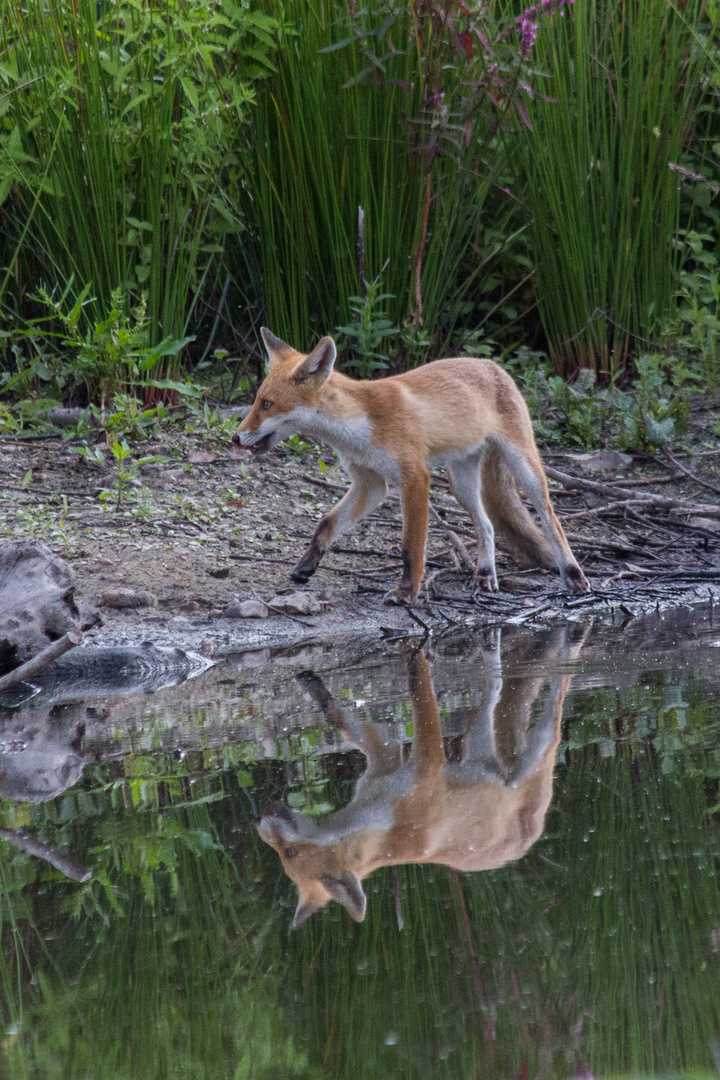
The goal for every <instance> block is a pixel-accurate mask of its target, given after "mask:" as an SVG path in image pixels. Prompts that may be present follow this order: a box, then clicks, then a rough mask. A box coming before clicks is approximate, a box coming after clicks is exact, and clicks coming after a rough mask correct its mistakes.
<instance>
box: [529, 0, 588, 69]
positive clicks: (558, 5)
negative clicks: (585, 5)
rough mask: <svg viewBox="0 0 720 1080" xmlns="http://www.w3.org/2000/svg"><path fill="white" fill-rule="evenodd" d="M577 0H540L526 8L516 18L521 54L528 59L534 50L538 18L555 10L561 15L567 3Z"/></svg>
mask: <svg viewBox="0 0 720 1080" xmlns="http://www.w3.org/2000/svg"><path fill="white" fill-rule="evenodd" d="M574 3H575V0H538V2H537V3H536V4H532V5H531V6H530V7H528V8H525V10H524V11H523V13H522V15H518V17H517V18H516V19H515V29H516V30H517V32H518V34H519V35H520V55H521V57H522V58H523V60H527V58H528V56H529V55H530V53H531V52H532V47H533V45H534V43H535V38H536V37H537V29H538V24H537V19H538V18H539V17H541V16H543V15H550V14H551V12H553V11H559V12H560V14H561V15H564V14H565V12H564V11H563V10H562V9H563V7H564V6H565V4H574Z"/></svg>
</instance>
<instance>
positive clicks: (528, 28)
mask: <svg viewBox="0 0 720 1080" xmlns="http://www.w3.org/2000/svg"><path fill="white" fill-rule="evenodd" d="M543 2H544V0H543ZM519 30H520V55H521V56H522V58H523V60H527V58H528V56H529V55H530V53H531V52H532V47H533V45H534V44H535V38H536V37H537V23H534V22H531V21H530V19H527V18H524V19H523V20H522V22H521V23H520V26H519Z"/></svg>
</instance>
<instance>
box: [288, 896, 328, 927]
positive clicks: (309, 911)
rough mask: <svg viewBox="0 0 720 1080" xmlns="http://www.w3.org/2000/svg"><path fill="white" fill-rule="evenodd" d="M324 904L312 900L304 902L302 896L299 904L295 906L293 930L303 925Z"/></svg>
mask: <svg viewBox="0 0 720 1080" xmlns="http://www.w3.org/2000/svg"><path fill="white" fill-rule="evenodd" d="M322 906H323V905H322V904H315V903H313V902H312V901H311V900H308V901H306V902H305V903H303V898H302V896H301V897H300V899H299V900H298V906H297V907H296V908H295V916H294V918H293V921H292V924H293V930H297V928H298V926H302V924H303V923H304V922H305V920H306V919H309V918H310V916H311V915H314V914H315V912H316V911H319V910H320V908H321V907H322Z"/></svg>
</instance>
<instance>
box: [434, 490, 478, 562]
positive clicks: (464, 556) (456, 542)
mask: <svg viewBox="0 0 720 1080" xmlns="http://www.w3.org/2000/svg"><path fill="white" fill-rule="evenodd" d="M430 513H431V514H432V517H433V519H434V520H435V521H436V522H437V524H438V525H439V526H440V527H441V529H443V530H444V532H445V535H446V536H447V538H448V540H449V541H450V543H451V544H452V545H453V547H454V548H455V550H456V551H457V553H458V555H459V556H460V560H461V562H462V563H463V565H464V566H465V568H466V569H467V570H469V571H470V573H471V574H474V573H475V564H474V563H473V561H472V559H471V558H470V555H469V554H468V550H467V548H466V547H465V545H464V544H463V542H462V540H461V539H460V537H459V536H458V535H457V533H455V532H453V530H452V529H451V528H450V526H449V525H446V524H445V522H444V521H443V519H442V518H441V517H440V515H439V514H438V512H437V510H436V509H435V507H434V506H433V504H432V503H430Z"/></svg>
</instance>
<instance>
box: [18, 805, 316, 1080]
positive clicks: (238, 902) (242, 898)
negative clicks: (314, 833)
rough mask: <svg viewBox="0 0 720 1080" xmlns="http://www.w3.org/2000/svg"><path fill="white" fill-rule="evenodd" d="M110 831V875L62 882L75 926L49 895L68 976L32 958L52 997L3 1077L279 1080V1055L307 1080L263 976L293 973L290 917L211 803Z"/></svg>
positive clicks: (46, 918) (47, 918)
mask: <svg viewBox="0 0 720 1080" xmlns="http://www.w3.org/2000/svg"><path fill="white" fill-rule="evenodd" d="M105 824H106V826H107V833H108V834H109V835H106V840H107V841H108V852H109V853H110V856H111V860H110V861H109V862H108V863H107V864H106V866H105V870H104V873H103V874H102V877H101V879H100V880H95V881H94V882H90V883H88V884H87V885H86V886H83V887H81V888H79V889H78V888H71V889H67V888H65V887H64V886H63V885H60V883H58V884H59V885H60V891H61V892H64V893H65V895H66V897H67V898H68V900H70V901H71V907H72V913H73V915H74V918H73V919H70V918H68V916H67V914H66V913H65V916H64V917H63V913H62V907H61V905H60V904H58V902H57V900H58V897H57V891H56V890H57V889H58V886H55V885H54V886H53V887H52V888H51V889H50V890H48V891H50V892H55V893H56V895H55V896H54V902H53V904H52V907H51V909H50V910H49V911H45V912H44V913H43V914H42V915H41V917H40V919H39V923H40V925H39V926H38V929H37V932H38V935H39V936H40V935H43V934H46V933H47V932H48V930H49V929H50V926H51V925H52V924H53V923H55V924H56V928H58V930H59V928H61V930H59V932H60V933H62V936H63V941H62V945H61V946H58V947H55V948H54V949H53V952H60V953H61V954H62V975H61V976H60V977H55V976H54V974H53V973H52V971H51V969H50V968H49V965H47V964H45V963H44V962H42V960H37V958H33V960H32V961H31V963H30V965H29V966H30V967H31V968H32V971H33V975H34V977H35V980H36V981H38V982H39V987H38V989H37V990H34V991H31V993H32V1004H31V1005H30V1006H29V1008H28V1015H27V1021H28V1022H27V1023H26V1024H25V1025H24V1030H23V1034H22V1035H21V1036H20V1037H19V1038H16V1039H13V1040H12V1041H8V1040H6V1043H5V1046H4V1054H3V1056H4V1058H5V1061H4V1067H3V1066H2V1064H0V1072H1V1073H2V1075H3V1077H5V1076H7V1077H8V1078H12V1080H15V1078H16V1077H22V1076H32V1077H38V1078H43V1080H44V1078H46V1077H47V1078H48V1080H49V1078H54V1077H58V1078H59V1077H62V1078H63V1080H73V1078H77V1080H81V1078H82V1080H84V1078H86V1077H93V1078H94V1077H103V1078H105V1077H108V1078H112V1080H115V1078H118V1080H120V1078H123V1080H125V1078H128V1080H130V1078H132V1080H145V1078H152V1080H156V1078H157V1080H163V1078H165V1077H167V1080H171V1078H172V1080H176V1078H178V1077H193V1078H194V1077H202V1078H205V1077H208V1078H210V1077H213V1078H214V1077H217V1078H218V1080H224V1078H225V1077H227V1076H229V1075H233V1076H237V1078H238V1080H242V1078H243V1077H251V1076H253V1077H254V1076H257V1077H263V1076H270V1075H274V1069H275V1066H276V1064H277V1056H278V1052H281V1056H282V1059H283V1061H284V1066H285V1072H284V1073H283V1075H287V1076H293V1075H297V1074H299V1073H300V1072H301V1071H303V1067H304V1059H303V1055H302V1051H301V1050H297V1051H296V1049H295V1047H294V1044H293V1041H292V1038H289V1037H288V1035H287V1033H286V1032H285V1031H284V1030H283V1028H282V1016H281V1015H279V1014H278V1012H277V1010H276V1009H275V1008H274V1007H273V1003H272V997H271V991H272V984H268V983H266V982H265V979H264V976H265V971H266V968H267V967H268V966H269V967H271V968H273V967H274V968H277V967H278V966H279V965H280V957H279V955H278V951H277V950H278V941H279V939H278V936H277V934H275V933H273V923H274V922H275V921H276V919H277V913H276V912H273V911H272V910H271V909H270V906H269V905H267V906H263V905H262V900H261V897H260V895H259V894H258V893H257V892H256V893H253V892H250V891H248V890H246V889H244V888H243V886H242V885H241V883H240V881H239V878H238V874H237V872H236V870H235V867H234V865H233V863H232V861H231V860H230V859H228V858H227V857H225V856H224V855H223V854H222V853H221V850H220V848H219V847H218V845H217V833H216V829H215V826H214V824H213V822H212V820H211V818H210V814H209V808H208V806H207V805H204V806H199V807H191V808H189V809H187V810H185V811H180V812H174V811H169V812H168V814H167V816H166V817H160V818H158V817H156V815H154V814H153V815H131V816H129V817H127V818H125V819H124V820H120V821H118V820H117V819H114V820H110V821H109V822H106V823H105ZM148 825H150V828H148ZM248 861H249V865H252V863H253V862H254V863H256V864H257V862H258V860H257V857H256V856H253V855H252V853H250V855H249V856H248ZM258 869H259V868H258ZM38 891H39V890H38ZM36 899H37V906H38V907H39V906H40V905H41V903H42V901H41V898H40V897H37V898H36ZM65 907H66V909H67V904H66V905H65ZM0 975H1V973H0ZM24 982H25V983H27V978H25V979H24ZM11 989H12V987H11ZM6 999H7V994H6ZM280 1048H282V1049H281V1050H280ZM1 1062H2V1059H1V1058H0V1063H1ZM305 1075H307V1074H306V1073H305Z"/></svg>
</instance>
